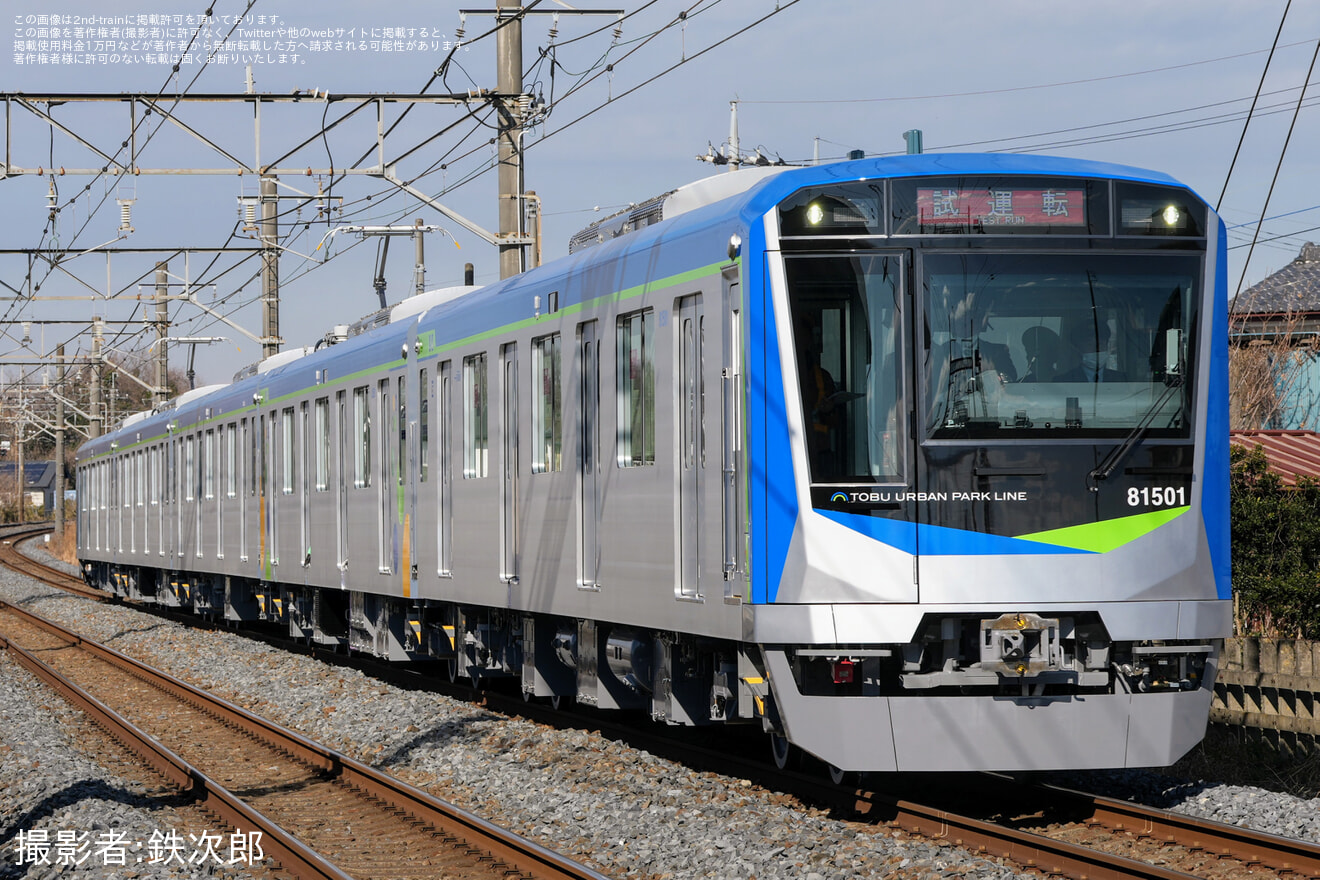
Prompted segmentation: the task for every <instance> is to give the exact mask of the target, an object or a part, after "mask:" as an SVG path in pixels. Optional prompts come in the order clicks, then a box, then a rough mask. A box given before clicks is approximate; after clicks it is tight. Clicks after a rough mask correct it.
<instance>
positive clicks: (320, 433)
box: [315, 397, 330, 492]
mask: <svg viewBox="0 0 1320 880" xmlns="http://www.w3.org/2000/svg"><path fill="white" fill-rule="evenodd" d="M315 444H316V491H318V492H327V491H329V489H330V398H328V397H322V398H319V399H318V400H317V401H316V440H315Z"/></svg>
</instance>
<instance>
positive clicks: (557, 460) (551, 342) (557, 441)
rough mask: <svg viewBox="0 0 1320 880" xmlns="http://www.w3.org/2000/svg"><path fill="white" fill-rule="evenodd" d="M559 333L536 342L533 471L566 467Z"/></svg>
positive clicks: (533, 379) (545, 471)
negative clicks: (564, 461)
mask: <svg viewBox="0 0 1320 880" xmlns="http://www.w3.org/2000/svg"><path fill="white" fill-rule="evenodd" d="M559 367H560V360H559V334H558V333H556V334H555V335H553V336H542V337H541V338H540V339H535V340H533V341H532V395H533V400H532V473H534V474H544V473H550V472H552V471H558V470H560V469H562V467H563V458H564V450H563V427H562V424H561V422H562V413H561V410H562V404H563V401H562V398H561V397H560V395H561V393H562V392H561V391H560V376H559Z"/></svg>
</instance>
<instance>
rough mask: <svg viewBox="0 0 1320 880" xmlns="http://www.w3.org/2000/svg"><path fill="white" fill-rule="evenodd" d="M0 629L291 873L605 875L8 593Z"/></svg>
mask: <svg viewBox="0 0 1320 880" xmlns="http://www.w3.org/2000/svg"><path fill="white" fill-rule="evenodd" d="M0 630H3V632H4V635H0V643H3V644H4V646H5V647H8V648H10V649H11V650H12V651H13V653H14V654H15V656H16V657H17V658H18V659H19V660H20V662H22V663H23V664H24V665H25V666H28V668H30V669H32V670H33V671H34V672H35V673H37V674H38V675H39V676H40V677H42V678H43V679H44V680H46V681H47V682H48V683H50V684H51V685H52V686H54V687H56V688H57V689H58V690H60V692H61V693H63V694H65V695H66V696H67V697H68V698H69V699H70V700H71V701H72V702H74V703H75V704H76V705H79V706H80V707H81V708H84V709H85V710H87V711H88V712H90V713H93V714H94V716H95V717H96V718H97V719H98V723H100V724H101V725H102V726H104V727H106V728H107V729H109V730H113V731H114V733H113V734H112V735H114V736H115V737H116V738H118V739H120V741H121V742H123V743H124V744H125V745H126V746H128V747H129V748H130V749H131V750H132V751H134V752H136V753H138V754H139V755H142V756H143V759H144V760H146V761H149V762H150V763H151V764H152V766H153V768H154V769H156V770H157V772H159V773H161V774H162V775H164V776H166V777H167V778H169V779H170V780H171V781H173V782H174V783H175V784H176V785H178V786H179V787H180V788H182V789H184V790H185V791H188V792H190V793H191V794H193V796H194V797H195V798H197V799H198V800H200V801H202V803H203V806H204V807H205V808H206V809H207V810H208V811H209V812H212V813H213V814H214V815H216V816H217V817H219V818H221V819H222V820H223V821H224V822H225V823H226V824H227V825H228V826H230V827H233V828H238V829H241V830H243V831H245V832H250V831H259V832H261V834H262V838H261V839H262V841H263V848H264V849H265V851H266V853H267V854H268V855H272V856H274V857H275V858H276V859H278V861H279V862H280V863H281V864H282V865H283V867H284V868H285V870H286V871H289V872H290V873H292V874H293V875H294V876H297V877H322V878H338V880H348V878H367V877H381V878H409V877H417V878H432V877H435V876H445V877H456V878H467V877H482V878H487V877H492V876H494V877H525V878H575V880H585V878H592V880H601V875H599V874H597V873H595V872H593V871H591V870H590V869H587V868H586V867H584V866H582V865H579V864H577V863H575V862H572V861H571V860H569V859H567V858H565V857H563V856H560V855H559V854H557V853H554V852H551V851H549V850H546V849H545V848H543V847H540V846H538V845H536V844H534V843H532V842H531V841H528V840H526V839H525V838H522V837H520V836H518V835H515V834H512V833H510V832H507V831H504V830H503V829H500V828H498V827H496V826H494V825H491V824H490V823H488V822H485V821H484V820H482V819H480V818H479V817H477V816H474V815H472V814H470V813H467V812H465V811H462V810H459V809H457V808H456V807H453V806H452V805H449V804H446V803H444V802H442V801H439V800H437V799H435V798H432V797H430V796H429V795H427V794H426V793H425V792H422V791H420V790H418V789H415V788H412V787H411V786H408V785H406V784H404V783H401V782H399V781H398V780H395V779H393V778H391V777H389V776H387V775H385V774H382V773H379V772H377V771H375V770H373V769H372V768H370V767H367V766H365V765H363V764H360V763H358V762H356V761H354V760H352V759H351V758H348V757H347V756H345V755H342V754H339V753H337V752H334V751H331V750H329V749H326V748H324V747H322V746H320V745H318V744H316V743H313V742H311V741H309V740H307V739H305V738H303V737H301V736H299V735H298V734H296V733H293V732H292V731H288V730H285V729H283V728H280V727H278V726H276V725H273V724H271V723H269V722H266V721H264V720H262V719H260V718H257V717H256V716H253V715H251V714H250V713H247V712H245V711H244V710H242V709H241V708H239V707H237V706H234V705H232V704H229V703H226V702H224V701H222V700H218V699H215V698H213V697H211V696H209V695H207V694H205V693H203V692H201V691H198V690H197V689H195V688H192V687H191V686H189V685H187V684H185V683H183V682H180V681H178V680H176V679H173V678H170V677H169V676H165V675H163V674H161V673H159V672H157V671H156V670H153V669H151V668H149V667H146V666H144V665H143V664H140V663H138V662H136V661H134V660H132V659H130V658H128V657H125V656H123V655H121V654H118V653H117V652H115V651H112V650H110V649H108V648H105V647H103V646H101V645H98V644H96V643H94V642H89V641H86V640H83V639H81V638H79V637H78V636H77V635H75V634H73V633H70V632H68V631H66V630H63V629H62V628H60V627H57V626H55V625H53V624H49V623H47V622H45V621H43V620H41V619H40V618H36V617H35V616H33V615H30V614H28V613H27V612H24V611H22V610H20V609H17V608H14V607H13V606H9V605H3V604H0ZM20 644H21V645H24V646H25V647H20V646H19V645H20ZM34 650H36V651H40V653H41V656H42V657H43V658H44V659H46V660H49V661H50V663H49V664H47V663H44V662H42V660H39V659H38V658H37V655H36V653H34ZM154 740H160V742H161V743H170V744H171V747H170V748H169V749H167V748H165V747H164V746H162V745H161V744H160V743H157V742H155V741H154Z"/></svg>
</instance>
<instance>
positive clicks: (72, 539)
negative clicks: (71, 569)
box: [46, 519, 78, 565]
mask: <svg viewBox="0 0 1320 880" xmlns="http://www.w3.org/2000/svg"><path fill="white" fill-rule="evenodd" d="M46 549H47V550H48V551H50V555H51V556H54V557H55V558H56V559H58V560H60V561H61V562H67V563H69V564H70V565H77V564H78V529H77V527H76V526H75V525H74V524H73V523H71V522H69V521H68V520H67V519H66V520H65V522H64V537H62V538H56V537H55V536H54V535H51V537H50V542H49V543H48V544H47V545H46Z"/></svg>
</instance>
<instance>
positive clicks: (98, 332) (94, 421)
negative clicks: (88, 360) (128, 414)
mask: <svg viewBox="0 0 1320 880" xmlns="http://www.w3.org/2000/svg"><path fill="white" fill-rule="evenodd" d="M104 334H105V325H104V324H103V323H102V322H101V316H100V315H97V316H96V317H95V318H93V319H92V387H91V389H90V394H89V396H88V407H87V408H88V410H89V412H90V414H91V418H90V419H88V421H89V422H90V423H91V424H90V425H89V426H88V428H89V430H88V432H87V439H89V440H95V439H96V438H97V437H100V436H101V431H102V428H103V426H104V424H105V417H104V416H103V415H102V414H101V339H102V336H103V335H104Z"/></svg>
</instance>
